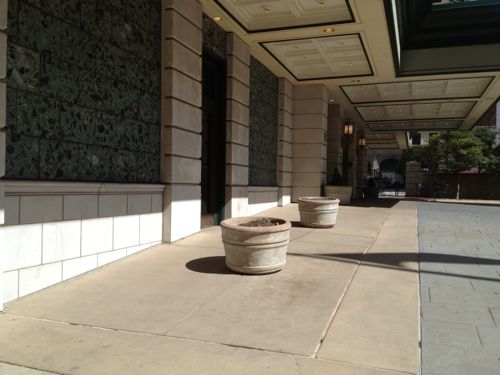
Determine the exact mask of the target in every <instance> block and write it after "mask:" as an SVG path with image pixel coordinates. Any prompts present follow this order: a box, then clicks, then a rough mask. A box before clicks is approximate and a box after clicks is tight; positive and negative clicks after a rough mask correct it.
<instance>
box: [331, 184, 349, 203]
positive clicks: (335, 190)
mask: <svg viewBox="0 0 500 375" xmlns="http://www.w3.org/2000/svg"><path fill="white" fill-rule="evenodd" d="M325 195H326V196H327V197H330V198H336V199H338V200H339V201H340V204H341V205H343V204H350V203H351V196H352V186H337V185H326V186H325Z"/></svg>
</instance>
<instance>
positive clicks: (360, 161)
mask: <svg viewBox="0 0 500 375" xmlns="http://www.w3.org/2000/svg"><path fill="white" fill-rule="evenodd" d="M356 144H357V143H356ZM356 148H357V150H358V151H357V156H356V161H357V162H356V191H355V193H354V197H355V198H361V197H362V196H363V182H364V179H365V177H366V175H367V163H368V151H367V150H366V146H365V147H360V146H356Z"/></svg>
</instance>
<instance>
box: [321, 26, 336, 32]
mask: <svg viewBox="0 0 500 375" xmlns="http://www.w3.org/2000/svg"><path fill="white" fill-rule="evenodd" d="M334 31H335V29H334V28H333V27H325V28H324V29H323V32H325V33H333V32H334Z"/></svg>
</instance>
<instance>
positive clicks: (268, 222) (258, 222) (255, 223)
mask: <svg viewBox="0 0 500 375" xmlns="http://www.w3.org/2000/svg"><path fill="white" fill-rule="evenodd" d="M280 224H283V221H281V220H278V219H270V218H267V217H262V218H259V219H255V220H252V221H249V222H247V223H242V224H239V225H238V226H239V227H274V226H276V225H280Z"/></svg>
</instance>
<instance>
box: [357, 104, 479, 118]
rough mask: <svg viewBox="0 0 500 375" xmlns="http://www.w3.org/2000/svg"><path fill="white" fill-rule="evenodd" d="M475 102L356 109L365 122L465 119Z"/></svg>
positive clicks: (393, 105)
mask: <svg viewBox="0 0 500 375" xmlns="http://www.w3.org/2000/svg"><path fill="white" fill-rule="evenodd" d="M474 104H476V102H471V101H466V102H465V101H464V102H438V103H409V104H383V105H376V106H363V107H356V109H357V110H358V112H359V113H360V114H361V117H362V118H363V120H364V121H366V122H371V121H382V120H385V121H399V120H418V119H450V118H465V117H467V115H468V114H469V112H470V111H471V109H472V107H474Z"/></svg>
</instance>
